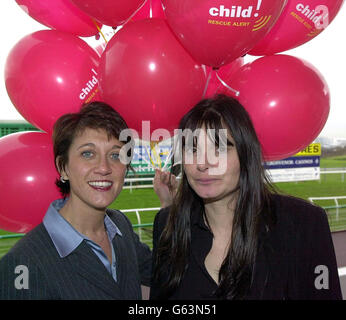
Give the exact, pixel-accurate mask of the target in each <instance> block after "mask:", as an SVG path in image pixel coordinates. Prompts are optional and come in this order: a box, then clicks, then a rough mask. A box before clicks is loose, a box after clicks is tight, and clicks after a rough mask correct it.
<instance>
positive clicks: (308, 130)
mask: <svg viewBox="0 0 346 320" xmlns="http://www.w3.org/2000/svg"><path fill="white" fill-rule="evenodd" d="M229 81H230V83H231V87H232V88H234V89H235V90H238V91H239V96H238V99H239V101H240V102H241V103H242V104H243V106H244V107H245V108H246V109H247V111H248V112H249V114H250V116H251V118H252V121H253V123H254V126H255V129H256V132H257V135H258V137H259V140H260V142H261V144H262V148H263V154H264V158H265V160H267V161H270V160H279V159H283V158H287V157H289V156H292V155H294V154H296V153H297V152H299V151H301V150H303V149H304V148H305V147H306V146H307V145H309V144H310V143H311V142H313V140H315V139H316V138H317V136H318V135H319V133H320V132H321V130H322V129H323V127H324V125H325V123H326V121H327V119H328V115H329V109H330V95H329V89H328V85H327V83H326V82H325V80H324V78H323V76H322V75H321V74H320V73H319V71H318V70H316V68H315V67H314V66H312V65H311V64H310V63H308V62H306V61H304V60H301V59H298V58H296V57H292V56H288V55H273V56H265V57H262V58H260V59H257V60H255V61H253V62H251V63H248V64H246V65H244V66H242V67H241V68H240V69H239V70H238V71H237V72H236V73H235V74H234V76H233V77H232V79H230V80H229Z"/></svg>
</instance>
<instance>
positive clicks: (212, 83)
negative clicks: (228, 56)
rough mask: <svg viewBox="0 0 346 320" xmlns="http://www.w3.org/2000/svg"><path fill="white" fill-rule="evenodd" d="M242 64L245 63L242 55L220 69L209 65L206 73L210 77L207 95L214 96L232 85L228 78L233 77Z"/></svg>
mask: <svg viewBox="0 0 346 320" xmlns="http://www.w3.org/2000/svg"><path fill="white" fill-rule="evenodd" d="M242 65H244V58H243V57H240V58H238V59H236V60H234V61H233V62H231V63H229V64H227V65H225V66H223V67H221V68H220V69H218V70H214V69H212V68H210V67H207V68H206V74H207V75H208V77H210V79H209V84H208V87H207V90H206V93H205V97H206V98H208V97H212V96H213V95H215V94H216V93H219V92H221V91H223V90H227V86H230V84H229V83H228V79H230V78H232V76H233V75H234V73H235V72H237V71H238V69H239V68H240V67H241V66H242ZM209 74H210V75H209Z"/></svg>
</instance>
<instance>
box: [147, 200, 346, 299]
mask: <svg viewBox="0 0 346 320" xmlns="http://www.w3.org/2000/svg"><path fill="white" fill-rule="evenodd" d="M271 207H272V210H273V213H274V214H275V216H276V223H275V225H274V227H273V228H272V229H271V230H270V231H269V232H261V233H260V235H259V245H258V253H257V257H256V261H255V265H254V273H253V283H252V285H251V287H250V291H249V292H248V295H247V297H246V299H251V300H253V299H254V300H260V299H266V300H268V299H270V300H279V299H284V300H286V299H293V300H306V299H342V294H341V289H340V282H339V277H338V270H337V264H336V257H335V252H334V247H333V242H332V238H331V233H330V229H329V224H328V220H327V215H326V213H325V211H324V210H323V209H322V208H320V207H317V206H315V205H312V204H310V203H308V202H306V201H304V200H301V199H297V198H293V197H287V196H281V195H273V197H272V205H271ZM168 212H169V209H168V208H165V209H162V210H161V211H160V212H159V213H158V214H157V216H156V219H155V223H154V238H153V260H154V261H155V259H156V254H157V246H158V241H159V237H160V235H161V233H162V230H163V228H164V226H165V224H166V221H167V217H168ZM201 216H202V215H201V212H193V213H192V214H191V250H190V251H191V252H190V255H189V258H188V268H187V270H186V272H185V274H184V277H183V279H182V281H181V283H180V285H179V287H178V288H177V289H176V290H175V291H174V293H173V294H172V295H171V296H170V299H178V300H181V299H182V300H185V299H190V300H195V299H214V298H216V297H215V296H214V295H213V292H214V291H215V290H216V289H217V284H216V283H215V282H214V280H213V279H212V278H211V277H210V275H209V274H208V272H207V270H206V268H205V265H204V260H205V257H206V255H207V254H208V252H209V250H210V248H211V245H212V237H213V236H212V233H211V232H210V230H209V229H208V228H207V226H206V225H205V224H204V221H203V219H202V218H201ZM326 270H327V273H328V274H327V276H328V278H326V277H325V276H326V272H325V271H326ZM322 277H324V278H322ZM165 280H167V279H162V278H161V279H159V280H158V281H153V282H152V287H151V299H160V295H159V291H160V288H161V287H162V286H163V283H164V282H165ZM321 284H322V285H323V287H322V288H321ZM327 286H328V288H327Z"/></svg>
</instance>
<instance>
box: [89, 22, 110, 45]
mask: <svg viewBox="0 0 346 320" xmlns="http://www.w3.org/2000/svg"><path fill="white" fill-rule="evenodd" d="M92 21H93V23H94V25H95V26H96V28H97V30H98V32H99V33H100V34H101V36H102V38H103V40H104V41H105V42H106V44H107V43H108V41H107V39H106V37H105V35H104V34H103V32H102V30H101V28H100V27H99V25H98V24H97V23H96V22H95V20H94V19H92Z"/></svg>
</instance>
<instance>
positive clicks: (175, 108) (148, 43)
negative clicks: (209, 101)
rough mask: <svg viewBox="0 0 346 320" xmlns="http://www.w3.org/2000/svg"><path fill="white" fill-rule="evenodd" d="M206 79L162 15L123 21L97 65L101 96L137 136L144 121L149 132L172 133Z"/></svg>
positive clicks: (197, 97)
mask: <svg viewBox="0 0 346 320" xmlns="http://www.w3.org/2000/svg"><path fill="white" fill-rule="evenodd" d="M205 80H206V79H205V73H204V71H203V69H202V67H201V66H200V65H198V64H197V63H196V62H195V61H194V60H193V59H192V58H191V57H190V55H189V54H188V53H187V52H186V51H185V50H184V48H183V47H182V46H181V45H180V43H179V42H178V40H177V39H176V38H175V36H174V35H173V33H172V32H171V31H170V29H169V27H168V25H167V23H166V22H165V20H162V19H144V20H139V21H135V22H132V23H128V24H126V25H125V26H124V27H123V28H122V29H121V30H120V31H119V32H118V33H117V34H116V35H115V36H114V37H113V38H112V39H111V40H110V41H109V42H108V45H107V47H106V50H105V52H104V53H103V55H102V57H101V62H100V68H99V81H100V93H101V97H102V99H103V100H104V101H105V102H107V103H109V104H110V105H112V106H113V107H114V108H115V109H116V110H117V111H118V112H119V113H120V114H121V115H122V116H123V117H124V118H125V120H126V122H127V124H128V125H129V127H130V128H132V129H135V130H136V131H137V132H138V134H139V136H141V133H142V121H146V120H147V121H150V132H153V131H154V130H156V129H159V128H164V129H167V130H169V131H170V132H173V130H174V129H175V128H176V127H177V125H178V122H179V120H180V118H181V117H182V116H183V115H184V114H185V113H186V112H187V111H188V110H189V109H190V108H191V107H192V106H193V105H194V104H195V103H197V102H198V101H199V100H200V99H201V98H202V95H203V89H204V86H205ZM142 138H143V139H150V137H147V136H143V135H142Z"/></svg>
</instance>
